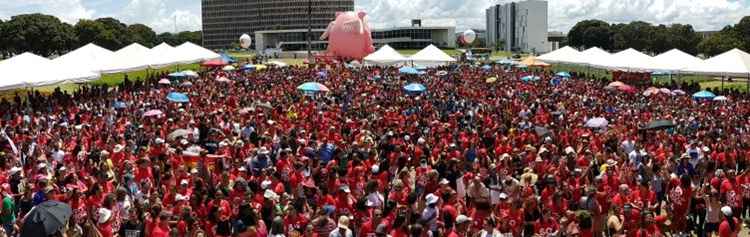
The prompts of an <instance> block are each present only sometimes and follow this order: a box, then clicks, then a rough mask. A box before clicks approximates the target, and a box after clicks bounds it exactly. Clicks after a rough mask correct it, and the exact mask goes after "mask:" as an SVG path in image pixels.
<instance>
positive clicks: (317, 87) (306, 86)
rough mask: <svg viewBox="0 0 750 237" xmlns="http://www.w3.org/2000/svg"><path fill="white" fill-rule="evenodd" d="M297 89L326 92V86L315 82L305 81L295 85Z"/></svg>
mask: <svg viewBox="0 0 750 237" xmlns="http://www.w3.org/2000/svg"><path fill="white" fill-rule="evenodd" d="M297 90H301V91H304V92H327V91H329V90H328V87H326V86H325V85H323V84H320V83H317V82H305V83H302V85H299V86H298V87H297Z"/></svg>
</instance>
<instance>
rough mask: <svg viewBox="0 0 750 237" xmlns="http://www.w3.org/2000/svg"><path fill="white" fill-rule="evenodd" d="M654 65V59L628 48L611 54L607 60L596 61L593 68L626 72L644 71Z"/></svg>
mask: <svg viewBox="0 0 750 237" xmlns="http://www.w3.org/2000/svg"><path fill="white" fill-rule="evenodd" d="M654 64H655V61H654V58H653V57H651V56H648V55H646V54H644V53H641V52H638V50H635V49H632V48H629V49H626V50H623V51H620V52H618V53H616V54H612V56H611V57H609V59H607V60H597V61H595V63H593V65H594V66H598V67H602V68H606V69H617V70H627V71H646V70H649V68H651V67H653V66H654Z"/></svg>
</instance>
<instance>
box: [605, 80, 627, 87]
mask: <svg viewBox="0 0 750 237" xmlns="http://www.w3.org/2000/svg"><path fill="white" fill-rule="evenodd" d="M607 86H608V87H621V86H627V84H625V83H623V82H621V81H613V82H612V83H609V85H607Z"/></svg>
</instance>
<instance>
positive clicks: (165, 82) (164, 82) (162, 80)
mask: <svg viewBox="0 0 750 237" xmlns="http://www.w3.org/2000/svg"><path fill="white" fill-rule="evenodd" d="M159 84H162V85H169V84H172V82H171V81H169V79H167V78H162V79H161V80H159Z"/></svg>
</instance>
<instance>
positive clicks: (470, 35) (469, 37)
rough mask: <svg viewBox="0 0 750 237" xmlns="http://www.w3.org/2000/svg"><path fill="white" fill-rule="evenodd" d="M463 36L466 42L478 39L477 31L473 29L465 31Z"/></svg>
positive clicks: (469, 42)
mask: <svg viewBox="0 0 750 237" xmlns="http://www.w3.org/2000/svg"><path fill="white" fill-rule="evenodd" d="M461 36H463V37H462V40H463V42H464V43H465V44H471V43H473V42H474V40H475V39H477V33H476V32H474V31H473V30H471V29H469V30H466V31H464V33H463V34H462V35H461Z"/></svg>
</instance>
